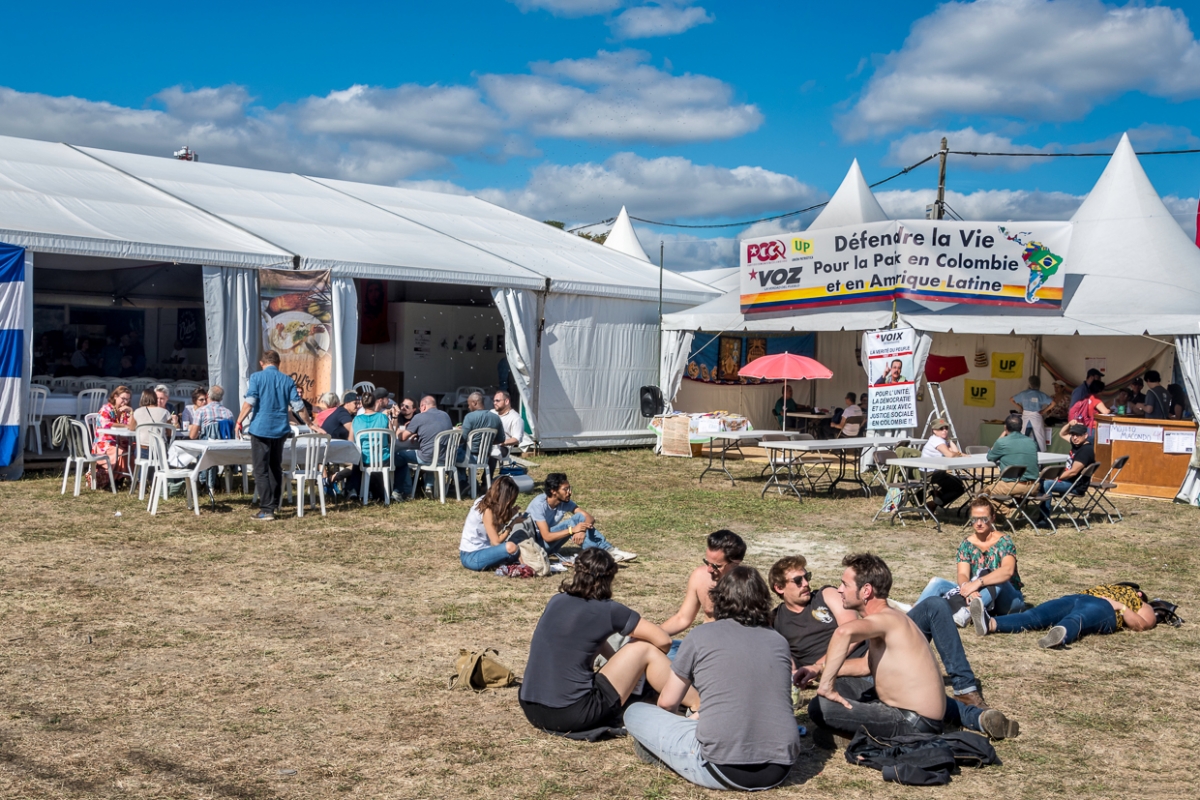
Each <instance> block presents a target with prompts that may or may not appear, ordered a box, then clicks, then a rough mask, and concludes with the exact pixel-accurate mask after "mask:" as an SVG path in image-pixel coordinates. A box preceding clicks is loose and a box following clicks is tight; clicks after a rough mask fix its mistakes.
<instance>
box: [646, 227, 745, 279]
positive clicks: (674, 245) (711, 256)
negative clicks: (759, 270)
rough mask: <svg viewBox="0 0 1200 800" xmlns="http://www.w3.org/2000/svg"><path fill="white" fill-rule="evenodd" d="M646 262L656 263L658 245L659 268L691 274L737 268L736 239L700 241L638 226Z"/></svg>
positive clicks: (728, 237) (720, 237)
mask: <svg viewBox="0 0 1200 800" xmlns="http://www.w3.org/2000/svg"><path fill="white" fill-rule="evenodd" d="M637 233H638V239H639V240H640V241H641V242H642V245H643V247H644V248H645V250H646V254H647V255H648V256H650V260H651V261H653V262H655V263H657V262H658V243H659V242H660V241H661V242H662V243H663V265H664V266H665V267H666V268H667V269H669V270H674V271H675V272H695V271H696V270H702V269H721V268H723V267H736V266H737V265H738V240H737V238H736V237H732V236H718V237H715V238H712V239H700V238H697V237H695V236H690V235H688V234H673V233H663V232H662V229H660V228H655V229H649V228H647V229H645V230H643V229H642V228H641V227H640V226H639V227H638V232H637Z"/></svg>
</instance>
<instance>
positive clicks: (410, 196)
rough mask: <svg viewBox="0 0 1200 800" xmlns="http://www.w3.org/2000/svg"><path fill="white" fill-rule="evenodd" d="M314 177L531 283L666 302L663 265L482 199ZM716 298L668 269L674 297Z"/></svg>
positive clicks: (683, 300)
mask: <svg viewBox="0 0 1200 800" xmlns="http://www.w3.org/2000/svg"><path fill="white" fill-rule="evenodd" d="M314 181H316V182H317V183H320V184H322V185H325V186H328V187H330V188H332V189H336V190H338V191H341V192H345V193H346V194H347V195H349V196H353V197H355V198H358V199H360V200H362V201H364V202H367V203H370V204H371V205H373V206H375V207H376V208H379V209H381V210H384V211H387V212H388V213H390V214H393V215H396V216H398V217H403V218H404V219H408V220H412V221H413V222H415V223H417V224H420V225H423V226H426V227H427V228H429V229H430V230H433V231H439V232H442V233H444V234H446V235H448V236H453V237H454V238H455V239H457V240H459V241H462V242H464V243H467V244H470V245H472V246H474V247H476V248H478V249H479V250H481V251H485V252H487V253H493V254H495V255H496V256H498V257H500V258H503V259H505V260H507V261H509V262H511V263H513V264H520V265H521V267H522V268H524V269H526V270H528V271H530V272H532V273H533V274H534V275H535V277H536V281H535V282H534V283H533V284H529V285H526V286H525V288H530V289H535V290H536V289H541V288H543V284H544V282H545V280H546V279H547V278H549V279H550V291H551V292H552V293H563V294H581V295H592V296H597V297H620V298H625V299H629V300H653V301H654V302H656V303H657V302H658V280H659V274H658V273H659V271H658V269H657V268H655V267H653V266H648V265H647V264H646V262H644V261H640V260H638V259H634V258H631V257H629V256H627V255H625V254H624V253H618V252H616V251H614V250H611V249H608V248H605V247H602V246H600V245H598V244H596V243H595V242H591V241H588V240H587V239H584V238H582V237H579V236H576V235H575V234H573V233H566V232H565V231H562V230H559V229H558V228H555V227H553V226H550V225H546V224H544V223H541V222H538V221H537V220H534V219H530V218H529V217H523V216H521V215H520V214H517V213H514V212H512V211H509V210H507V209H504V208H500V207H499V206H496V205H492V204H491V203H487V202H484V201H483V200H480V199H479V198H477V197H462V196H460V195H451V194H439V193H437V192H421V191H416V190H413V189H400V188H397V187H395V186H377V185H374V184H366V183H349V182H346V181H336V180H329V179H325V178H320V179H314ZM482 271H483V270H481V272H482ZM484 278H485V280H483V282H484V283H486V282H487V281H486V275H485V276H484ZM490 285H492V286H500V285H505V284H499V283H492V284H490ZM712 296H713V290H712V288H711V287H709V286H706V285H705V284H702V283H700V282H698V281H694V280H692V279H691V278H689V277H686V276H684V275H680V274H678V273H673V272H669V271H668V272H666V273H665V274H664V275H663V301H664V302H666V303H672V304H686V305H694V304H696V303H702V302H704V301H705V300H708V299H709V298H711V297H712Z"/></svg>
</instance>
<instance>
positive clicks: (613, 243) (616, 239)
mask: <svg viewBox="0 0 1200 800" xmlns="http://www.w3.org/2000/svg"><path fill="white" fill-rule="evenodd" d="M604 246H605V247H607V248H610V249H612V250H616V251H617V252H618V253H624V254H625V255H627V256H633V257H634V258H636V259H638V260H639V261H645V262H646V263H647V264H649V263H650V258H649V257H648V256H647V255H646V251H645V250H644V249H643V248H642V243H641V242H640V241H638V237H637V232H636V231H634V229H633V223H632V222H630V221H629V214H628V213H627V212H626V211H625V206H621V213H620V214H617V219H616V221H615V222H613V226H612V230H610V231H609V232H608V236H607V237H606V238H605V239H604Z"/></svg>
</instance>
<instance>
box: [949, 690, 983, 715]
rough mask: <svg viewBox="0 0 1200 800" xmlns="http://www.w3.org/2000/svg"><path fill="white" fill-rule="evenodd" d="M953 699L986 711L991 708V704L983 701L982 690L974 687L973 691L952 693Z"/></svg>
mask: <svg viewBox="0 0 1200 800" xmlns="http://www.w3.org/2000/svg"><path fill="white" fill-rule="evenodd" d="M954 699H955V700H957V701H958V702H960V703H962V704H963V705H968V706H975V707H976V708H980V709H983V710H984V711H988V710H990V709H991V706H989V705H988V704H987V703H986V702H984V699H983V692H981V691H979V690H978V689H976V690H975V691H973V692H963V693H962V694H956V695H954Z"/></svg>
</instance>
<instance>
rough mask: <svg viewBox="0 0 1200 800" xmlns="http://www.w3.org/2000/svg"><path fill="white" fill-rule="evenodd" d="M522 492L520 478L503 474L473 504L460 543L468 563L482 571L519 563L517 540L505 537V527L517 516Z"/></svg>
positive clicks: (460, 554)
mask: <svg viewBox="0 0 1200 800" xmlns="http://www.w3.org/2000/svg"><path fill="white" fill-rule="evenodd" d="M520 494H521V490H520V489H518V488H517V482H516V481H514V480H513V479H512V478H510V477H508V476H507V475H501V476H500V477H498V478H496V480H494V481H492V485H491V486H490V487H489V488H488V490H487V492H486V493H485V494H484V495H483V497H480V498H479V499H478V500H476V501H475V504H474V505H472V506H471V511H470V513H469V514H467V521H466V523H464V524H463V530H462V540H461V541H460V542H459V544H458V558H459V561H461V562H462V565H463V566H464V567H466V568H467V569H470V570H475V571H476V572H482V571H484V570H489V569H494V568H495V567H498V566H500V565H501V564H516V563H517V561H518V550H517V543H516V542H514V541H512V540H511V539H509V540H508V541H505V539H506V534H505V532H504V529H505V527H506V526H507V525H508V523H509V522H511V521H512V520H513V517H514V512H515V511H516V508H517V498H518V497H519V496H520Z"/></svg>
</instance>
